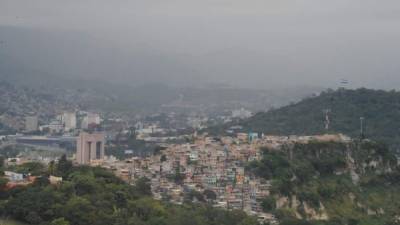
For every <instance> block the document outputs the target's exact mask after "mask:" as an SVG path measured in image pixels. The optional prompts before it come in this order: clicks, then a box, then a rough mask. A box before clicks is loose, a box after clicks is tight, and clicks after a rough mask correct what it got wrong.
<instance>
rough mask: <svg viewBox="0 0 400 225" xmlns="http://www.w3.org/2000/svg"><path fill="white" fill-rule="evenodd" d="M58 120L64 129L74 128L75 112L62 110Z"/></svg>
mask: <svg viewBox="0 0 400 225" xmlns="http://www.w3.org/2000/svg"><path fill="white" fill-rule="evenodd" d="M60 121H61V123H62V124H63V125H64V130H65V131H70V130H73V129H76V113H75V112H64V113H63V114H62V115H60Z"/></svg>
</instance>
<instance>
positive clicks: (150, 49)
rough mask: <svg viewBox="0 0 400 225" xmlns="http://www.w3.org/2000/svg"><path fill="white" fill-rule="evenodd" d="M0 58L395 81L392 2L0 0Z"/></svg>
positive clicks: (398, 6) (259, 80)
mask: <svg viewBox="0 0 400 225" xmlns="http://www.w3.org/2000/svg"><path fill="white" fill-rule="evenodd" d="M1 57H2V58H1ZM0 60H4V61H7V66H10V64H14V66H16V67H24V68H25V71H29V70H30V69H32V70H35V71H40V72H43V73H49V74H54V75H61V76H83V77H101V78H107V79H109V80H113V81H117V82H121V81H123V82H125V83H126V82H130V83H142V82H152V81H161V82H167V83H179V84H193V83H199V82H216V83H229V84H233V85H236V86H249V87H258V88H263V87H265V88H267V87H271V86H272V87H273V86H283V85H297V84H298V85H304V84H306V85H322V86H327V87H335V86H337V85H338V83H339V81H340V79H343V78H344V79H348V80H349V81H350V82H351V85H352V86H367V87H376V88H397V87H399V86H400V73H399V71H400V63H399V62H400V1H399V0H0ZM3 72H4V71H3Z"/></svg>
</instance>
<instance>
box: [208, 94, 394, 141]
mask: <svg viewBox="0 0 400 225" xmlns="http://www.w3.org/2000/svg"><path fill="white" fill-rule="evenodd" d="M327 109H329V110H330V113H329V119H330V127H329V130H328V131H327V130H325V124H324V122H325V115H324V111H325V110H327ZM360 117H364V118H365V135H366V136H367V138H371V139H375V140H381V141H385V142H386V143H388V144H389V145H390V146H391V147H395V148H398V146H400V130H399V129H400V92H396V91H382V90H370V89H364V88H363V89H357V90H346V89H339V90H337V91H325V92H322V93H321V94H320V95H318V96H315V97H310V98H307V99H304V100H302V101H300V102H298V103H295V104H291V105H288V106H285V107H282V108H279V109H275V110H270V111H268V112H261V113H258V114H256V115H254V116H253V117H251V118H249V119H246V120H242V121H237V122H234V123H230V124H227V125H225V126H224V127H220V128H216V129H214V131H218V129H219V130H220V131H221V130H222V129H228V128H229V127H230V126H233V125H241V126H243V131H245V132H248V131H253V132H263V133H264V134H273V135H312V134H321V133H326V132H329V133H337V132H340V133H344V134H347V135H350V136H352V137H359V135H360Z"/></svg>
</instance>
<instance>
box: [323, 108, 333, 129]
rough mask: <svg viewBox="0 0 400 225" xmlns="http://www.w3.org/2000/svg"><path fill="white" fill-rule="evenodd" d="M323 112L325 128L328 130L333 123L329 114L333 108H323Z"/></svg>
mask: <svg viewBox="0 0 400 225" xmlns="http://www.w3.org/2000/svg"><path fill="white" fill-rule="evenodd" d="M323 112H324V115H325V122H324V124H325V130H326V131H328V130H329V125H330V123H331V121H330V119H329V114H330V113H331V110H330V109H325V110H323Z"/></svg>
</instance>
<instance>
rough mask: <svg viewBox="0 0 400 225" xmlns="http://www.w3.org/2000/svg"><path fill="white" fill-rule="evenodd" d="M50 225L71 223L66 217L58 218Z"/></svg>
mask: <svg viewBox="0 0 400 225" xmlns="http://www.w3.org/2000/svg"><path fill="white" fill-rule="evenodd" d="M50 225H70V223H69V221H68V220H65V219H64V218H58V219H55V220H53V221H51V224H50Z"/></svg>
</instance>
